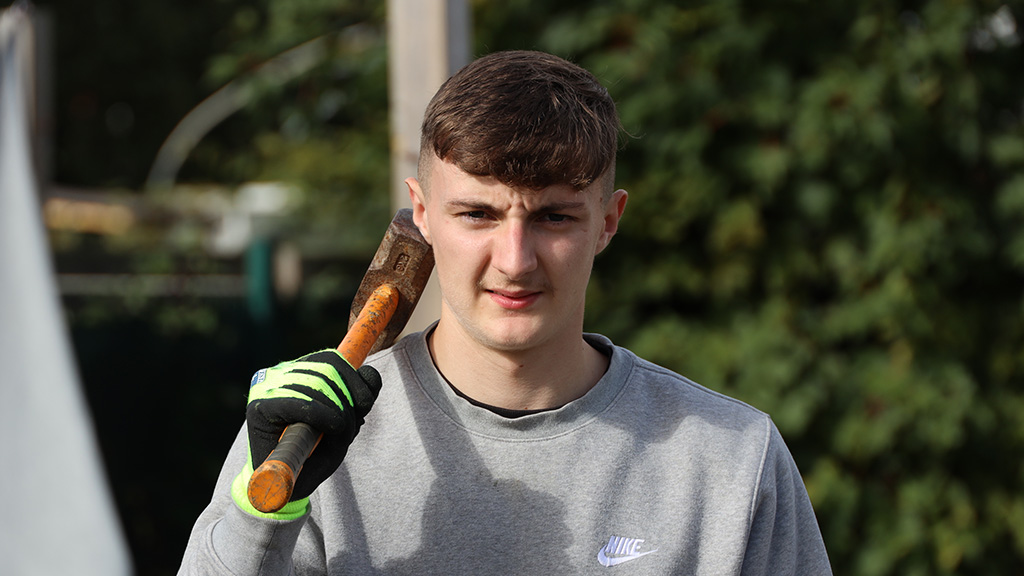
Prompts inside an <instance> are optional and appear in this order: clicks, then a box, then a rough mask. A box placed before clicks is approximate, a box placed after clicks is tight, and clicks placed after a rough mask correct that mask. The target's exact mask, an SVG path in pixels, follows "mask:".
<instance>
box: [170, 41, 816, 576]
mask: <svg viewBox="0 0 1024 576" xmlns="http://www.w3.org/2000/svg"><path fill="white" fill-rule="evenodd" d="M618 127H619V124H618V118H617V115H616V112H615V106H614V104H613V102H612V100H611V99H610V97H609V96H608V93H607V92H606V91H605V89H604V88H603V87H602V86H601V85H600V84H599V83H598V81H597V80H596V79H595V78H594V77H593V76H592V75H590V74H589V73H588V72H586V71H584V70H582V69H581V68H579V67H577V66H575V65H573V64H570V63H568V62H566V61H564V60H562V59H560V58H557V57H554V56H550V55H547V54H542V53H536V52H502V53H496V54H492V55H489V56H486V57H484V58H481V59H479V60H477V61H476V62H474V63H472V64H470V65H469V66H467V67H466V68H464V69H463V70H462V71H460V72H459V73H458V74H456V75H455V76H453V77H452V78H451V79H449V81H448V82H447V83H445V85H444V86H442V87H441V89H440V90H439V91H438V93H437V95H435V97H434V99H433V101H432V102H431V104H430V106H429V107H428V109H427V112H426V115H425V119H424V123H423V140H422V143H421V159H420V166H419V171H418V172H419V173H418V179H409V180H408V181H407V183H408V185H409V192H410V197H411V199H412V204H413V213H414V219H415V222H416V225H417V226H418V227H419V228H420V230H421V231H422V233H423V236H424V237H425V238H426V239H427V241H428V242H430V243H431V245H432V247H433V249H434V254H435V257H436V261H437V272H438V278H439V279H440V285H441V292H442V300H443V302H442V311H441V317H440V319H439V321H438V322H437V324H436V325H434V326H432V327H431V328H430V329H428V330H426V331H425V332H423V333H421V334H415V335H411V336H409V337H407V338H405V339H403V340H401V341H400V342H398V343H397V344H396V345H395V346H394V347H392V348H391V349H389V350H386V351H383V352H381V353H379V354H377V355H375V356H374V357H372V358H371V359H369V361H368V362H367V364H368V365H372V366H373V367H374V368H375V369H376V370H373V369H366V368H364V369H361V370H360V371H359V372H356V371H354V370H352V369H351V367H349V366H348V365H347V364H346V363H345V362H344V361H342V360H341V359H340V358H339V357H338V355H337V354H336V353H334V352H333V351H330V350H328V351H322V352H318V353H315V354H312V355H310V356H306V357H303V358H301V359H299V360H297V361H295V362H286V363H283V364H279V365H278V366H275V367H273V368H271V369H268V370H266V371H261V372H260V373H258V374H257V376H256V377H254V379H253V385H252V387H251V389H250V394H249V405H248V410H247V429H246V430H244V431H243V432H242V433H240V435H239V437H238V439H237V440H236V442H235V445H234V446H233V448H232V450H231V453H230V455H229V457H228V460H227V462H226V463H225V466H224V470H223V472H222V474H221V477H220V479H219V481H218V484H217V489H216V492H215V495H214V498H213V501H212V502H211V504H210V505H209V507H208V508H207V509H206V511H204V512H203V514H202V516H201V517H200V518H199V521H198V522H197V524H196V527H195V529H194V530H193V533H192V537H191V539H190V542H189V545H188V549H187V551H186V555H185V560H184V562H183V564H182V569H181V573H182V574H582V573H599V572H603V571H604V570H607V569H609V568H611V567H613V566H620V565H621V566H622V567H621V568H617V570H618V571H623V570H625V571H627V572H629V573H631V574H707V575H712V574H713V575H716V576H717V575H722V574H765V575H769V574H770V575H776V574H814V575H819V574H830V573H831V570H830V567H829V564H828V558H827V556H826V553H825V548H824V545H823V543H822V540H821V535H820V533H819V530H818V526H817V523H816V520H815V517H814V512H813V510H812V508H811V505H810V502H809V500H808V497H807V493H806V491H805V489H804V486H803V483H802V481H801V479H800V475H799V472H798V471H797V469H796V466H795V464H794V463H793V460H792V457H791V456H790V454H789V452H788V450H787V448H786V446H785V444H784V443H783V440H782V438H781V437H780V436H779V433H778V431H777V430H776V428H775V426H774V425H773V424H772V422H771V420H770V419H769V417H768V416H767V415H765V414H763V413H761V412H758V411H757V410H754V409H753V408H751V407H749V406H747V405H745V404H742V403H740V402H737V401H735V400H732V399H729V398H726V397H724V396H721V395H719V394H716V393H714V392H712V391H709V390H707V389H705V388H702V387H700V386H699V385H697V384H695V383H693V382H691V381H689V380H687V379H686V378H684V377H682V376H679V375H677V374H674V373H672V372H670V371H668V370H666V369H664V368H661V367H658V366H655V365H653V364H650V363H648V362H646V361H644V360H641V359H640V358H638V357H636V356H635V355H633V354H632V353H631V352H629V351H628V350H625V349H623V348H620V347H616V346H615V345H613V344H612V343H611V342H610V341H609V340H608V339H606V338H604V337H602V336H598V335H593V334H585V333H584V332H583V310H584V300H585V292H586V286H587V282H588V280H589V277H590V272H591V266H592V264H593V261H594V257H595V256H596V255H597V254H598V253H599V252H600V251H601V250H602V249H604V247H605V246H607V245H608V242H609V241H610V240H611V239H612V237H613V236H614V235H615V232H616V230H617V226H618V222H619V219H620V217H621V216H622V214H623V211H624V209H625V207H626V199H627V194H626V192H625V191H623V190H615V189H614V186H613V182H614V163H615V150H616V146H617V138H618ZM378 372H379V377H378ZM381 382H383V386H381ZM378 393H379V397H377V395H378ZM375 398H376V401H374V399H375ZM371 406H372V412H371V411H370V408H371ZM364 417H366V420H365V423H364V422H363V419H364ZM299 420H302V421H306V422H309V423H311V424H313V425H314V426H315V427H317V428H318V429H320V430H322V431H324V432H325V438H324V440H323V442H322V443H321V446H320V447H318V448H317V450H316V452H314V455H313V457H312V458H311V459H310V460H309V462H308V463H307V464H306V466H305V467H304V468H303V470H302V473H301V475H300V478H299V483H298V484H297V485H296V491H295V494H294V495H293V501H292V502H291V503H289V504H288V506H286V507H285V509H283V510H282V511H281V512H279V513H276V514H272V515H265V514H261V513H259V512H257V511H255V510H254V509H253V508H252V507H251V506H249V504H248V502H247V500H246V498H245V492H244V487H245V484H246V482H247V481H248V477H249V475H251V473H252V462H253V461H256V462H260V461H262V459H263V458H265V457H266V455H267V453H269V451H270V449H271V448H272V447H273V444H274V441H275V440H276V438H277V434H279V432H280V430H281V429H282V428H283V426H284V425H285V424H287V423H289V422H293V421H299ZM360 427H361V431H360ZM357 432H358V439H356V440H355V441H353V439H354V438H355V436H356V433H357ZM239 471H241V473H239Z"/></svg>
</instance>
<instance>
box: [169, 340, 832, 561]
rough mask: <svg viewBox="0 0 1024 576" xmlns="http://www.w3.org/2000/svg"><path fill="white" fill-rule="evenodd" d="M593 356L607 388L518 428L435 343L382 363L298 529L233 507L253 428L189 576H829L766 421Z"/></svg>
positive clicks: (618, 358)
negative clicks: (368, 407) (373, 392)
mask: <svg viewBox="0 0 1024 576" xmlns="http://www.w3.org/2000/svg"><path fill="white" fill-rule="evenodd" d="M586 338H587V340H588V342H590V343H591V345H593V346H594V347H595V348H597V349H599V350H601V351H602V352H604V353H606V354H608V355H609V356H610V358H611V363H610V367H609V369H608V372H607V373H606V374H605V376H604V377H603V378H602V379H601V380H600V381H599V382H598V383H597V385H596V386H595V387H594V388H593V389H591V390H590V391H589V392H588V393H587V394H586V395H584V396H583V397H582V398H580V399H578V400H576V401H574V402H571V403H569V404H567V405H566V406H564V407H562V408H560V409H558V410H554V411H549V412H542V413H539V414H533V415H529V416H524V417H521V418H515V419H509V418H503V417H501V416H498V415H497V414H494V413H492V412H490V411H488V410H486V409H484V408H480V407H477V406H474V405H472V404H471V403H470V402H468V401H467V400H465V399H464V398H461V397H459V396H458V395H456V394H455V393H454V391H453V390H452V389H451V387H450V386H448V385H447V383H446V382H445V381H444V379H443V378H442V377H441V375H440V374H439V373H438V371H437V369H436V368H435V367H434V365H433V363H432V361H431V358H430V354H429V352H428V350H427V346H426V340H425V335H424V334H418V335H413V336H410V337H407V338H405V339H403V340H402V341H400V342H399V343H398V344H397V345H395V346H394V347H393V348H391V349H389V350H386V351H384V352H382V353H380V354H378V355H376V356H374V357H372V358H371V359H370V360H369V363H371V364H372V365H373V366H375V367H376V368H377V369H378V370H379V371H380V373H381V376H382V378H383V381H384V389H383V390H382V392H381V395H380V398H379V399H378V400H377V403H376V404H375V406H374V408H373V410H372V411H371V413H370V415H369V416H368V417H367V420H366V424H365V425H364V426H363V429H362V431H361V432H360V433H359V436H358V437H357V438H356V439H355V442H354V443H353V445H352V447H351V449H350V450H349V453H348V455H347V456H346V458H345V462H344V463H343V464H342V466H341V468H339V470H338V471H337V472H336V473H335V474H334V475H333V476H332V477H331V478H330V479H328V480H327V481H326V482H325V483H323V484H322V485H321V486H320V487H319V488H318V489H317V490H316V492H314V494H313V495H312V496H311V498H310V506H309V512H308V513H307V514H306V515H305V516H304V517H302V518H300V519H298V520H293V521H278V520H267V519H260V518H255V517H252V516H250V515H248V514H246V513H245V512H243V511H242V510H241V509H240V508H238V507H237V506H236V505H235V504H234V502H233V501H232V499H231V496H230V484H231V481H232V479H233V478H234V477H235V476H236V475H237V474H238V472H239V470H241V468H242V466H243V464H244V462H245V450H246V440H245V430H244V428H243V430H242V431H241V432H240V433H239V435H238V437H237V438H236V440H235V443H234V445H233V446H232V448H231V451H230V453H229V454H228V457H227V460H226V462H225V464H224V468H223V470H222V472H221V475H220V478H219V479H218V481H217V486H216V489H215V492H214V496H213V500H212V501H211V503H210V504H209V506H208V507H207V508H206V510H205V511H204V512H203V513H202V514H201V516H200V517H199V519H198V521H197V522H196V525H195V527H194V529H193V531H192V535H191V538H190V540H189V543H188V546H187V549H186V551H185V557H184V560H183V563H182V566H181V570H180V572H179V574H183V575H184V574H234V575H249V574H253V575H255V574H267V575H270V574H298V575H306V574H310V575H312V574H317V575H323V574H330V575H336V574H360V575H368V574H395V575H399V574H487V575H491V574H510V575H511V574H516V575H525V574H605V573H606V572H607V571H608V570H614V571H615V573H616V574H659V575H660V574H695V575H696V574H700V575H714V576H722V575H729V574H744V575H746V574H764V575H771V576H777V575H782V574H807V575H825V574H831V569H830V567H829V563H828V557H827V555H826V552H825V547H824V544H823V542H822V539H821V534H820V532H819V530H818V525H817V522H816V519H815V516H814V511H813V509H812V508H811V504H810V501H809V499H808V497H807V492H806V490H805V489H804V485H803V482H802V480H801V478H800V474H799V471H798V470H797V468H796V465H795V464H794V462H793V459H792V457H791V455H790V453H789V451H788V449H787V448H786V446H785V443H784V442H783V440H782V437H781V436H780V435H779V432H778V430H777V429H776V428H775V426H774V424H773V423H772V421H771V419H770V418H769V417H768V416H767V415H765V414H764V413H762V412H759V411H757V410H755V409H753V408H751V407H750V406H748V405H746V404H743V403H741V402H738V401H736V400H733V399H731V398H728V397H725V396H723V395H721V394H718V393H715V392H712V391H710V390H708V389H706V388H703V387H701V386H699V385H697V384H695V383H694V382H692V381H690V380H688V379H686V378H684V377H682V376H680V375H678V374H675V373H673V372H671V371H669V370H666V369H664V368H662V367H659V366H656V365H654V364H651V363H649V362H646V361H644V360H641V359H640V358H638V357H636V356H635V355H634V354H633V353H631V352H630V351H628V350H626V349H624V348H621V347H616V346H614V345H612V343H611V342H610V341H608V340H607V339H606V338H604V337H602V336H597V335H590V334H588V335H586Z"/></svg>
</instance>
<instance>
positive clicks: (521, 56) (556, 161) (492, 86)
mask: <svg viewBox="0 0 1024 576" xmlns="http://www.w3.org/2000/svg"><path fill="white" fill-rule="evenodd" d="M618 136H619V118H618V113H617V112H616V110H615V103H614V102H613V101H612V99H611V96H610V95H609V94H608V91H607V90H606V89H605V88H604V86H602V85H601V83H600V82H599V81H598V80H597V78H595V77H594V76H593V74H591V73H590V72H588V71H586V70H584V69H583V68H581V67H579V66H577V65H575V64H572V63H570V62H568V61H566V60H563V59H562V58H559V57H557V56H552V55H551V54H546V53H543V52H533V51H518V50H517V51H508V52H496V53H493V54H489V55H487V56H484V57H482V58H479V59H478V60H475V61H474V62H472V63H470V64H468V65H467V66H465V67H464V68H462V70H460V71H459V72H458V73H456V74H455V75H454V76H452V77H451V78H449V79H448V80H447V81H446V82H445V83H444V84H443V85H442V86H441V88H440V89H439V90H438V91H437V93H436V94H435V95H434V98H433V99H432V100H431V101H430V104H429V105H428V106H427V110H426V114H425V115H424V118H423V126H422V132H421V140H420V179H421V180H423V179H424V178H425V177H426V174H425V173H424V168H425V164H424V161H425V159H426V158H428V157H429V154H430V153H431V152H433V154H434V155H436V156H437V157H438V158H440V159H441V160H444V161H447V162H451V163H453V164H455V165H456V166H458V167H459V168H461V169H462V170H464V171H465V172H467V173H469V174H473V175H475V176H492V177H494V178H497V179H498V180H499V181H501V182H502V183H504V184H507V185H509V186H512V187H515V188H528V189H532V190H540V189H543V188H546V187H548V186H552V185H556V184H568V185H570V186H572V187H573V188H574V189H576V190H582V189H584V188H586V187H588V186H590V185H591V184H593V183H594V182H595V181H597V180H598V179H599V178H602V177H604V178H605V179H607V180H608V184H607V186H606V187H607V188H608V190H607V191H603V192H604V194H605V195H606V196H607V195H610V193H611V187H612V185H613V182H612V181H613V180H614V171H615V152H616V148H617V146H618Z"/></svg>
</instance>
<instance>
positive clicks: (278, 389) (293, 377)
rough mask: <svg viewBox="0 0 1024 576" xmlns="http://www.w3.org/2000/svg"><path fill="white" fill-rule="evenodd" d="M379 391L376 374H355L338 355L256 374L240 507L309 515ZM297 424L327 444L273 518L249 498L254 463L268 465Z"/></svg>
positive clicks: (237, 488)
mask: <svg viewBox="0 0 1024 576" xmlns="http://www.w3.org/2000/svg"><path fill="white" fill-rule="evenodd" d="M380 388H381V380H380V374H379V373H378V372H377V371H376V370H374V369H373V368H372V367H370V366H363V367H361V368H360V369H359V370H358V371H357V370H355V369H354V368H352V366H351V365H350V364H349V363H348V362H347V361H346V360H345V359H344V358H343V357H342V356H341V354H339V353H338V352H337V350H321V351H319V352H314V353H313V354H309V355H306V356H303V357H302V358H299V359H298V360H293V361H291V362H282V363H281V364H278V365H276V366H274V367H272V368H265V369H263V370H260V371H258V372H256V374H255V375H254V376H253V377H252V382H251V383H250V387H249V403H248V405H247V407H246V414H245V420H246V424H247V428H248V431H249V451H248V452H249V453H248V458H247V461H246V465H245V468H244V469H243V470H242V473H241V474H239V475H238V477H236V478H235V482H234V484H233V485H232V490H231V495H232V497H233V498H234V500H235V502H236V503H238V505H239V506H240V507H241V508H242V509H243V510H245V511H246V512H249V513H250V514H253V515H256V516H263V517H271V518H278V519H290V518H296V517H299V516H301V515H302V514H304V513H305V509H306V504H307V503H308V498H309V495H310V494H312V493H313V490H315V489H316V487H317V486H319V485H320V483H321V482H323V481H324V480H326V479H327V478H328V477H329V476H330V475H331V474H333V473H334V471H335V470H337V469H338V466H340V465H341V461H342V460H343V459H344V458H345V454H346V453H347V452H348V447H349V445H350V444H352V440H353V439H354V438H355V437H356V434H357V433H358V432H359V428H360V426H362V424H363V419H364V418H365V417H366V415H367V413H369V411H370V408H371V407H372V406H373V402H374V401H375V400H376V399H377V395H378V394H379V393H380ZM295 422H305V423H306V424H309V425H310V426H312V427H313V428H315V429H316V430H318V431H319V432H321V433H322V434H323V439H322V440H321V441H320V443H319V444H318V445H317V447H316V450H314V451H313V454H312V455H310V457H309V459H307V460H306V463H305V464H304V465H303V466H302V470H301V473H300V474H299V475H298V479H297V480H296V481H295V489H294V491H293V492H292V496H291V498H290V499H289V503H288V504H287V505H286V506H285V507H284V508H282V509H281V510H279V511H278V512H275V513H272V514H265V513H262V512H259V511H257V510H256V509H255V508H253V506H252V505H251V504H250V503H249V498H248V496H247V494H246V487H247V486H248V483H249V478H250V477H251V476H252V473H253V463H254V462H256V463H257V464H261V463H263V461H264V460H266V459H267V456H269V455H270V453H271V452H272V451H273V450H274V448H275V447H277V442H278V440H279V439H280V437H281V433H282V432H283V431H284V429H285V428H286V427H287V426H288V425H289V424H293V423H295Z"/></svg>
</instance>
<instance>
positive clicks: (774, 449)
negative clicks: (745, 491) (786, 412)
mask: <svg viewBox="0 0 1024 576" xmlns="http://www.w3.org/2000/svg"><path fill="white" fill-rule="evenodd" d="M769 428H770V432H769V435H768V443H767V445H766V449H765V457H764V460H763V462H762V470H761V480H760V482H759V485H758V490H757V494H756V496H755V499H754V507H753V510H751V524H750V534H749V537H748V539H747V549H746V554H745V556H744V559H743V571H742V574H743V575H744V576H755V575H756V576H761V575H765V576H767V575H771V576H778V575H784V574H792V575H805V574H806V575H814V576H819V575H830V574H832V568H831V566H830V564H829V560H828V554H827V553H826V551H825V543H824V541H823V540H822V537H821V531H820V529H819V528H818V521H817V519H816V518H815V516H814V509H813V508H812V507H811V501H810V498H808V496H807V489H806V488H805V487H804V483H803V479H802V478H801V477H800V471H799V470H798V469H797V467H796V463H795V462H794V461H793V456H792V455H791V454H790V452H789V449H788V448H787V447H786V445H785V443H784V441H783V439H782V436H781V435H780V434H779V431H778V429H777V428H776V427H775V425H774V424H773V423H771V422H770V421H769Z"/></svg>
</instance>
